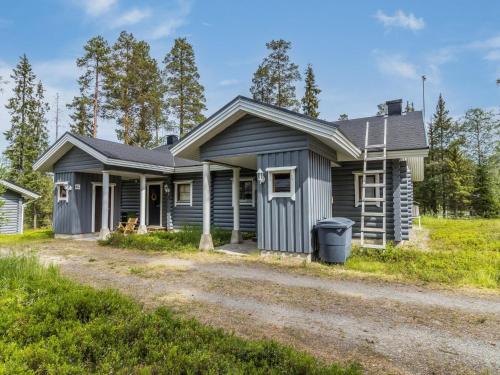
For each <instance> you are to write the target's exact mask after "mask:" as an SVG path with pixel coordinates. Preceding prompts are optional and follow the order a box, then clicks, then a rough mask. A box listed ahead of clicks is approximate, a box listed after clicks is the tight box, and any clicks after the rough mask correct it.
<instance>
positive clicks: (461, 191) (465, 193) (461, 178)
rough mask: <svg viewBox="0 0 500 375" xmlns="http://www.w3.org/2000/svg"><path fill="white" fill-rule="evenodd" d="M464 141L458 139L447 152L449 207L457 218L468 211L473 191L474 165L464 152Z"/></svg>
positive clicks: (461, 138)
mask: <svg viewBox="0 0 500 375" xmlns="http://www.w3.org/2000/svg"><path fill="white" fill-rule="evenodd" d="M463 146H464V139H463V137H458V138H457V139H455V140H454V141H453V142H452V143H451V144H450V146H449V147H448V150H447V164H448V169H449V175H448V185H449V194H448V204H447V205H448V207H449V208H450V211H451V212H453V214H454V215H455V216H460V215H462V213H464V212H465V211H468V210H469V208H470V204H471V194H472V190H473V176H474V163H473V162H472V161H471V160H470V159H469V158H467V155H466V154H465V152H464V151H463Z"/></svg>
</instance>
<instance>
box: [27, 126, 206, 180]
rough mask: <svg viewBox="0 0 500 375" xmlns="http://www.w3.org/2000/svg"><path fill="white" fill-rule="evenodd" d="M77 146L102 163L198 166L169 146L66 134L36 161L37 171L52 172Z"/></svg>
mask: <svg viewBox="0 0 500 375" xmlns="http://www.w3.org/2000/svg"><path fill="white" fill-rule="evenodd" d="M73 146H76V147H78V148H80V149H81V150H83V151H85V152H86V153H88V154H89V155H91V156H93V157H94V158H96V159H97V160H99V161H100V162H101V163H103V164H106V165H111V166H119V167H128V168H136V169H150V170H153V171H158V172H173V171H174V167H176V166H182V167H184V166H195V165H199V164H200V163H196V162H194V161H191V160H185V159H182V158H177V157H174V156H173V155H172V153H171V152H170V150H169V149H168V148H161V149H156V150H149V149H146V148H142V147H136V146H129V145H125V144H122V143H118V142H112V141H107V140H104V139H98V138H91V137H85V136H82V135H78V134H72V133H69V132H67V133H65V134H64V135H63V136H62V137H61V138H59V139H58V140H57V141H56V142H55V143H54V145H52V146H51V147H50V148H49V149H48V150H47V151H46V152H45V153H44V154H43V155H42V156H40V158H39V159H38V160H37V161H36V162H35V164H34V165H33V167H34V168H35V169H36V170H40V171H48V170H50V168H51V167H52V166H53V165H54V163H55V162H56V161H57V160H59V159H60V158H61V157H62V156H63V155H64V154H65V153H66V152H68V151H69V150H70V149H71V148H72V147H73Z"/></svg>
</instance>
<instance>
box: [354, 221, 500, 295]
mask: <svg viewBox="0 0 500 375" xmlns="http://www.w3.org/2000/svg"><path fill="white" fill-rule="evenodd" d="M423 224H424V226H425V227H426V228H427V229H429V231H430V241H429V244H428V246H429V251H422V250H421V249H419V248H417V247H415V246H410V245H405V246H399V247H395V246H392V245H389V246H388V247H387V249H386V250H384V251H382V250H377V249H361V248H359V247H355V248H354V249H353V255H352V257H351V258H349V260H348V261H347V263H346V266H345V267H346V268H347V269H352V270H356V271H362V272H368V273H375V274H389V275H396V276H398V277H400V278H402V279H410V280H420V281H424V282H437V283H444V284H451V285H457V286H473V287H483V288H499V287H500V220H499V219H489V220H484V219H469V220H455V219H442V218H430V217H425V218H424V220H423Z"/></svg>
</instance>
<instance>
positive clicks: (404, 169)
mask: <svg viewBox="0 0 500 375" xmlns="http://www.w3.org/2000/svg"><path fill="white" fill-rule="evenodd" d="M399 166H400V168H399V173H400V184H401V239H402V240H403V241H404V240H408V239H410V223H409V221H410V216H411V207H410V203H409V191H408V186H409V184H410V181H409V180H410V174H409V170H408V166H407V164H406V162H405V161H401V162H400V164H399Z"/></svg>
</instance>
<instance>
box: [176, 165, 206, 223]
mask: <svg viewBox="0 0 500 375" xmlns="http://www.w3.org/2000/svg"><path fill="white" fill-rule="evenodd" d="M182 180H192V181H193V204H192V206H176V207H175V206H174V207H173V208H172V221H173V226H174V228H176V229H179V228H182V227H183V226H184V225H201V224H202V222H203V180H202V173H180V174H175V175H174V177H173V181H182ZM212 194H213V188H212ZM172 197H174V186H172ZM172 204H173V202H172Z"/></svg>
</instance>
